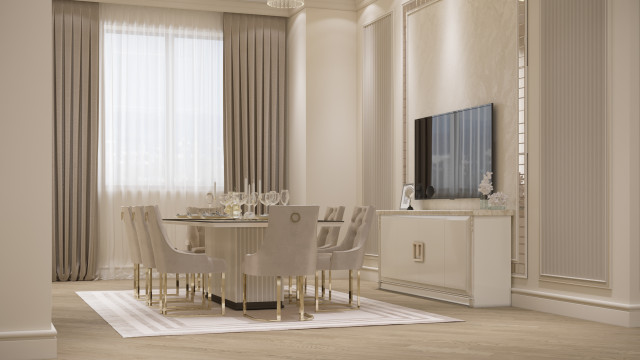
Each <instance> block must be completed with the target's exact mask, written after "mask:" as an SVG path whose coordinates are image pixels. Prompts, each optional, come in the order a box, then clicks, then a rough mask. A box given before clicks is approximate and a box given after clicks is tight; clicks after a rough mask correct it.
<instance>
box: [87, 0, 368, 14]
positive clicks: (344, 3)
mask: <svg viewBox="0 0 640 360" xmlns="http://www.w3.org/2000/svg"><path fill="white" fill-rule="evenodd" d="M80 1H90V2H101V3H110V4H126V5H138V6H155V7H166V8H174V9H186V10H205V11H219V12H235V13H243V14H257V15H270V16H285V17H289V16H291V15H294V14H296V13H297V12H298V11H300V10H302V9H304V8H319V9H332V10H345V11H356V10H358V9H360V8H362V7H364V6H366V5H368V4H371V3H373V2H375V1H376V0H304V2H305V4H304V6H302V7H301V8H297V9H274V8H271V7H269V6H267V0H80Z"/></svg>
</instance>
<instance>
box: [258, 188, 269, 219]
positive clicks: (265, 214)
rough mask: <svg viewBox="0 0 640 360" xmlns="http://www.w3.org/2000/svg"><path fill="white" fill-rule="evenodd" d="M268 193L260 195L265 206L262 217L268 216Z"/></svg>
mask: <svg viewBox="0 0 640 360" xmlns="http://www.w3.org/2000/svg"><path fill="white" fill-rule="evenodd" d="M267 194H268V193H261V194H260V195H259V200H260V203H261V204H262V205H263V206H264V212H265V213H264V214H262V216H267V206H269V200H268V199H267Z"/></svg>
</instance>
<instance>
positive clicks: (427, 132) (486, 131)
mask: <svg viewBox="0 0 640 360" xmlns="http://www.w3.org/2000/svg"><path fill="white" fill-rule="evenodd" d="M492 155H493V104H486V105H482V106H476V107H473V108H469V109H463V110H457V111H452V112H449V113H446V114H440V115H434V116H428V117H425V118H421V119H417V120H415V184H414V186H415V198H416V199H459V198H477V197H480V195H481V194H480V193H479V192H478V185H479V184H480V182H481V181H482V177H483V175H484V173H486V172H487V171H491V172H494V170H495V169H494V167H493V161H492ZM494 188H495V181H494Z"/></svg>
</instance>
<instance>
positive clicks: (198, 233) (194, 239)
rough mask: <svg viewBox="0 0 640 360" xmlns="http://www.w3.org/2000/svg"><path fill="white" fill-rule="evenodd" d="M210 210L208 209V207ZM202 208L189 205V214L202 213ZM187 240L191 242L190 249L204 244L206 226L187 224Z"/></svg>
mask: <svg viewBox="0 0 640 360" xmlns="http://www.w3.org/2000/svg"><path fill="white" fill-rule="evenodd" d="M207 210H208V209H207ZM201 212H202V209H201V208H198V207H188V208H187V213H188V214H200V213H201ZM187 241H188V242H189V249H194V248H197V247H203V246H204V228H203V227H202V226H191V225H189V226H187Z"/></svg>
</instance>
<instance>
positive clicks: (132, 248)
mask: <svg viewBox="0 0 640 360" xmlns="http://www.w3.org/2000/svg"><path fill="white" fill-rule="evenodd" d="M121 210H122V219H123V220H124V229H125V231H126V233H127V242H128V243H129V254H130V255H131V261H132V262H133V263H134V264H142V256H141V255H140V244H139V243H138V234H136V228H135V226H134V225H133V219H132V217H133V216H132V215H133V212H132V211H131V208H130V207H128V206H123V207H121Z"/></svg>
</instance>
